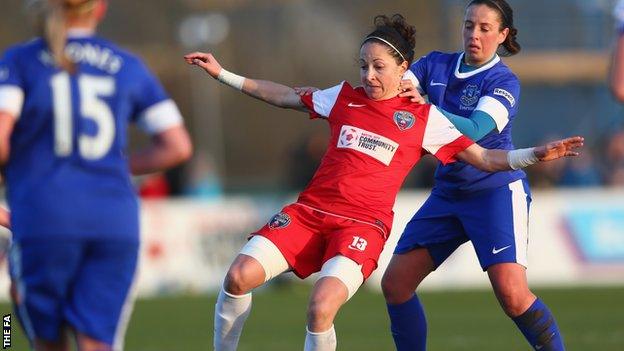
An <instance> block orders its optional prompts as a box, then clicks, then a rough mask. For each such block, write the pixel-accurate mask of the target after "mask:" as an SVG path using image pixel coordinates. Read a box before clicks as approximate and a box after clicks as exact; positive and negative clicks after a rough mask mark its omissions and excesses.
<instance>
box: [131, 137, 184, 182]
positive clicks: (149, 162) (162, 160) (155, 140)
mask: <svg viewBox="0 0 624 351" xmlns="http://www.w3.org/2000/svg"><path fill="white" fill-rule="evenodd" d="M192 152H193V151H192V144H191V141H190V138H189V136H188V133H187V131H186V129H185V128H184V127H182V126H179V127H174V128H171V129H169V130H167V131H165V132H163V133H161V134H158V135H155V136H153V137H152V143H151V144H150V145H149V146H148V147H146V148H145V149H142V150H139V151H136V152H134V153H132V154H131V155H130V157H129V161H128V163H129V167H130V172H131V173H132V174H133V175H141V174H148V173H153V172H158V171H163V170H166V169H168V168H171V167H174V166H177V165H178V164H180V163H182V162H184V161H186V160H188V159H189V158H190V157H191V155H192Z"/></svg>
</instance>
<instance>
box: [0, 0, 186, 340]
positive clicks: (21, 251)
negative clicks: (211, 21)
mask: <svg viewBox="0 0 624 351" xmlns="http://www.w3.org/2000/svg"><path fill="white" fill-rule="evenodd" d="M29 5H30V6H31V7H30V10H31V11H33V12H34V13H36V17H37V18H38V24H39V28H40V30H41V34H42V36H41V37H39V38H35V39H34V40H31V41H28V42H26V43H22V44H18V45H15V46H13V47H11V48H9V49H8V50H6V52H5V53H4V55H3V57H2V59H1V61H0V165H1V167H2V169H3V172H4V176H5V178H6V184H7V199H8V204H9V207H10V209H11V214H10V215H11V218H10V223H11V227H12V231H13V242H12V246H11V249H10V259H9V264H10V273H11V280H12V298H13V301H14V303H15V309H16V312H17V314H18V316H19V319H20V322H21V324H22V326H23V329H24V331H25V333H26V335H27V336H28V339H29V340H30V341H31V345H32V346H33V347H34V348H35V349H36V350H69V349H70V348H71V346H70V338H69V335H68V334H69V333H68V332H70V331H71V332H73V333H74V334H75V340H76V343H77V347H78V349H80V350H81V351H90V350H98V351H103V350H121V349H122V348H123V336H124V333H125V329H126V326H127V323H128V320H129V317H130V313H131V307H132V293H131V286H132V283H133V280H134V277H135V271H136V266H137V255H138V249H139V219H138V201H137V197H136V195H135V190H134V189H133V186H132V183H131V181H130V177H129V175H130V173H132V174H144V173H150V172H154V171H159V170H163V169H166V168H168V167H171V166H174V165H177V164H179V163H180V162H183V161H184V160H186V159H188V158H189V157H190V155H191V153H192V147H191V143H190V138H189V136H188V133H187V131H186V129H185V127H184V125H183V120H182V117H181V115H180V112H179V110H178V108H177V106H176V104H175V103H174V102H173V101H172V100H171V99H170V98H169V97H168V95H167V94H166V92H165V91H164V89H163V88H162V86H161V84H160V83H159V82H158V80H157V79H156V78H155V77H154V76H153V74H152V73H150V71H149V70H148V69H147V67H146V66H145V65H144V64H143V63H142V61H141V60H140V59H139V58H137V57H136V56H134V55H132V54H130V53H128V52H126V51H124V50H122V49H119V48H118V47H117V46H115V45H114V44H113V43H111V42H109V41H107V40H105V39H102V38H100V37H98V36H96V35H95V30H96V28H97V26H98V24H99V23H100V21H101V20H102V19H103V17H104V14H105V12H106V7H107V2H106V1H105V0H49V1H46V0H41V1H30V2H29ZM129 123H137V124H138V125H139V126H140V127H141V128H142V129H143V130H144V131H145V132H147V133H148V134H149V135H151V141H152V142H151V144H150V145H149V146H148V147H146V148H145V149H143V150H140V151H138V152H136V153H133V154H131V155H129V156H126V155H125V148H126V145H127V136H126V132H127V128H128V124H129Z"/></svg>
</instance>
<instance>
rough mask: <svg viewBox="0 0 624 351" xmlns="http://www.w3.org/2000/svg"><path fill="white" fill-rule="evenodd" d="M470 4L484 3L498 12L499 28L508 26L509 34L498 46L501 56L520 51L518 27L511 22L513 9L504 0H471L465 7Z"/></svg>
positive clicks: (511, 54)
mask: <svg viewBox="0 0 624 351" xmlns="http://www.w3.org/2000/svg"><path fill="white" fill-rule="evenodd" d="M472 5H485V6H487V7H489V8H491V9H492V10H494V11H496V12H498V17H499V18H500V22H501V27H500V29H499V30H503V29H505V28H509V34H507V38H505V41H504V42H503V43H502V44H501V46H500V47H499V50H498V51H499V55H501V56H513V55H515V54H517V53H519V52H520V50H521V49H522V47H521V46H520V44H519V43H518V40H517V39H516V37H517V36H518V29H517V28H516V27H514V23H513V9H512V8H511V6H509V4H508V3H507V1H505V0H472V1H470V2H469V3H468V6H466V8H468V7H470V6H472Z"/></svg>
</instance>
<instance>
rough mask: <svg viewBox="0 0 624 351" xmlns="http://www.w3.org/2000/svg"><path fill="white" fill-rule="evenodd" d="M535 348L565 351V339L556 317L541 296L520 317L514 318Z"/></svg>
mask: <svg viewBox="0 0 624 351" xmlns="http://www.w3.org/2000/svg"><path fill="white" fill-rule="evenodd" d="M512 320H513V321H514V322H515V323H516V325H517V326H518V328H519V329H520V331H521V332H522V334H524V337H525V338H526V339H527V341H528V342H529V343H530V344H531V346H533V348H534V349H535V350H540V351H564V350H565V348H564V346H563V339H562V338H561V333H560V332H559V327H558V326H557V322H555V318H554V317H553V315H552V313H550V310H549V309H548V307H546V305H545V304H544V303H543V302H542V300H540V299H539V298H538V299H536V300H535V302H533V304H532V305H531V307H529V309H528V310H526V311H525V312H524V313H523V314H521V315H519V316H518V317H515V318H512Z"/></svg>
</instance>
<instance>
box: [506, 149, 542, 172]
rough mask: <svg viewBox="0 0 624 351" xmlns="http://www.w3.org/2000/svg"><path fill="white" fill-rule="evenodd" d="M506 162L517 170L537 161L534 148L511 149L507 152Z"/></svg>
mask: <svg viewBox="0 0 624 351" xmlns="http://www.w3.org/2000/svg"><path fill="white" fill-rule="evenodd" d="M507 162H509V167H511V169H513V170H518V169H520V168H524V167H527V166H530V165H532V164H534V163H537V162H539V159H538V158H537V156H535V148H534V147H532V148H528V149H518V150H511V151H509V152H508V153H507Z"/></svg>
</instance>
